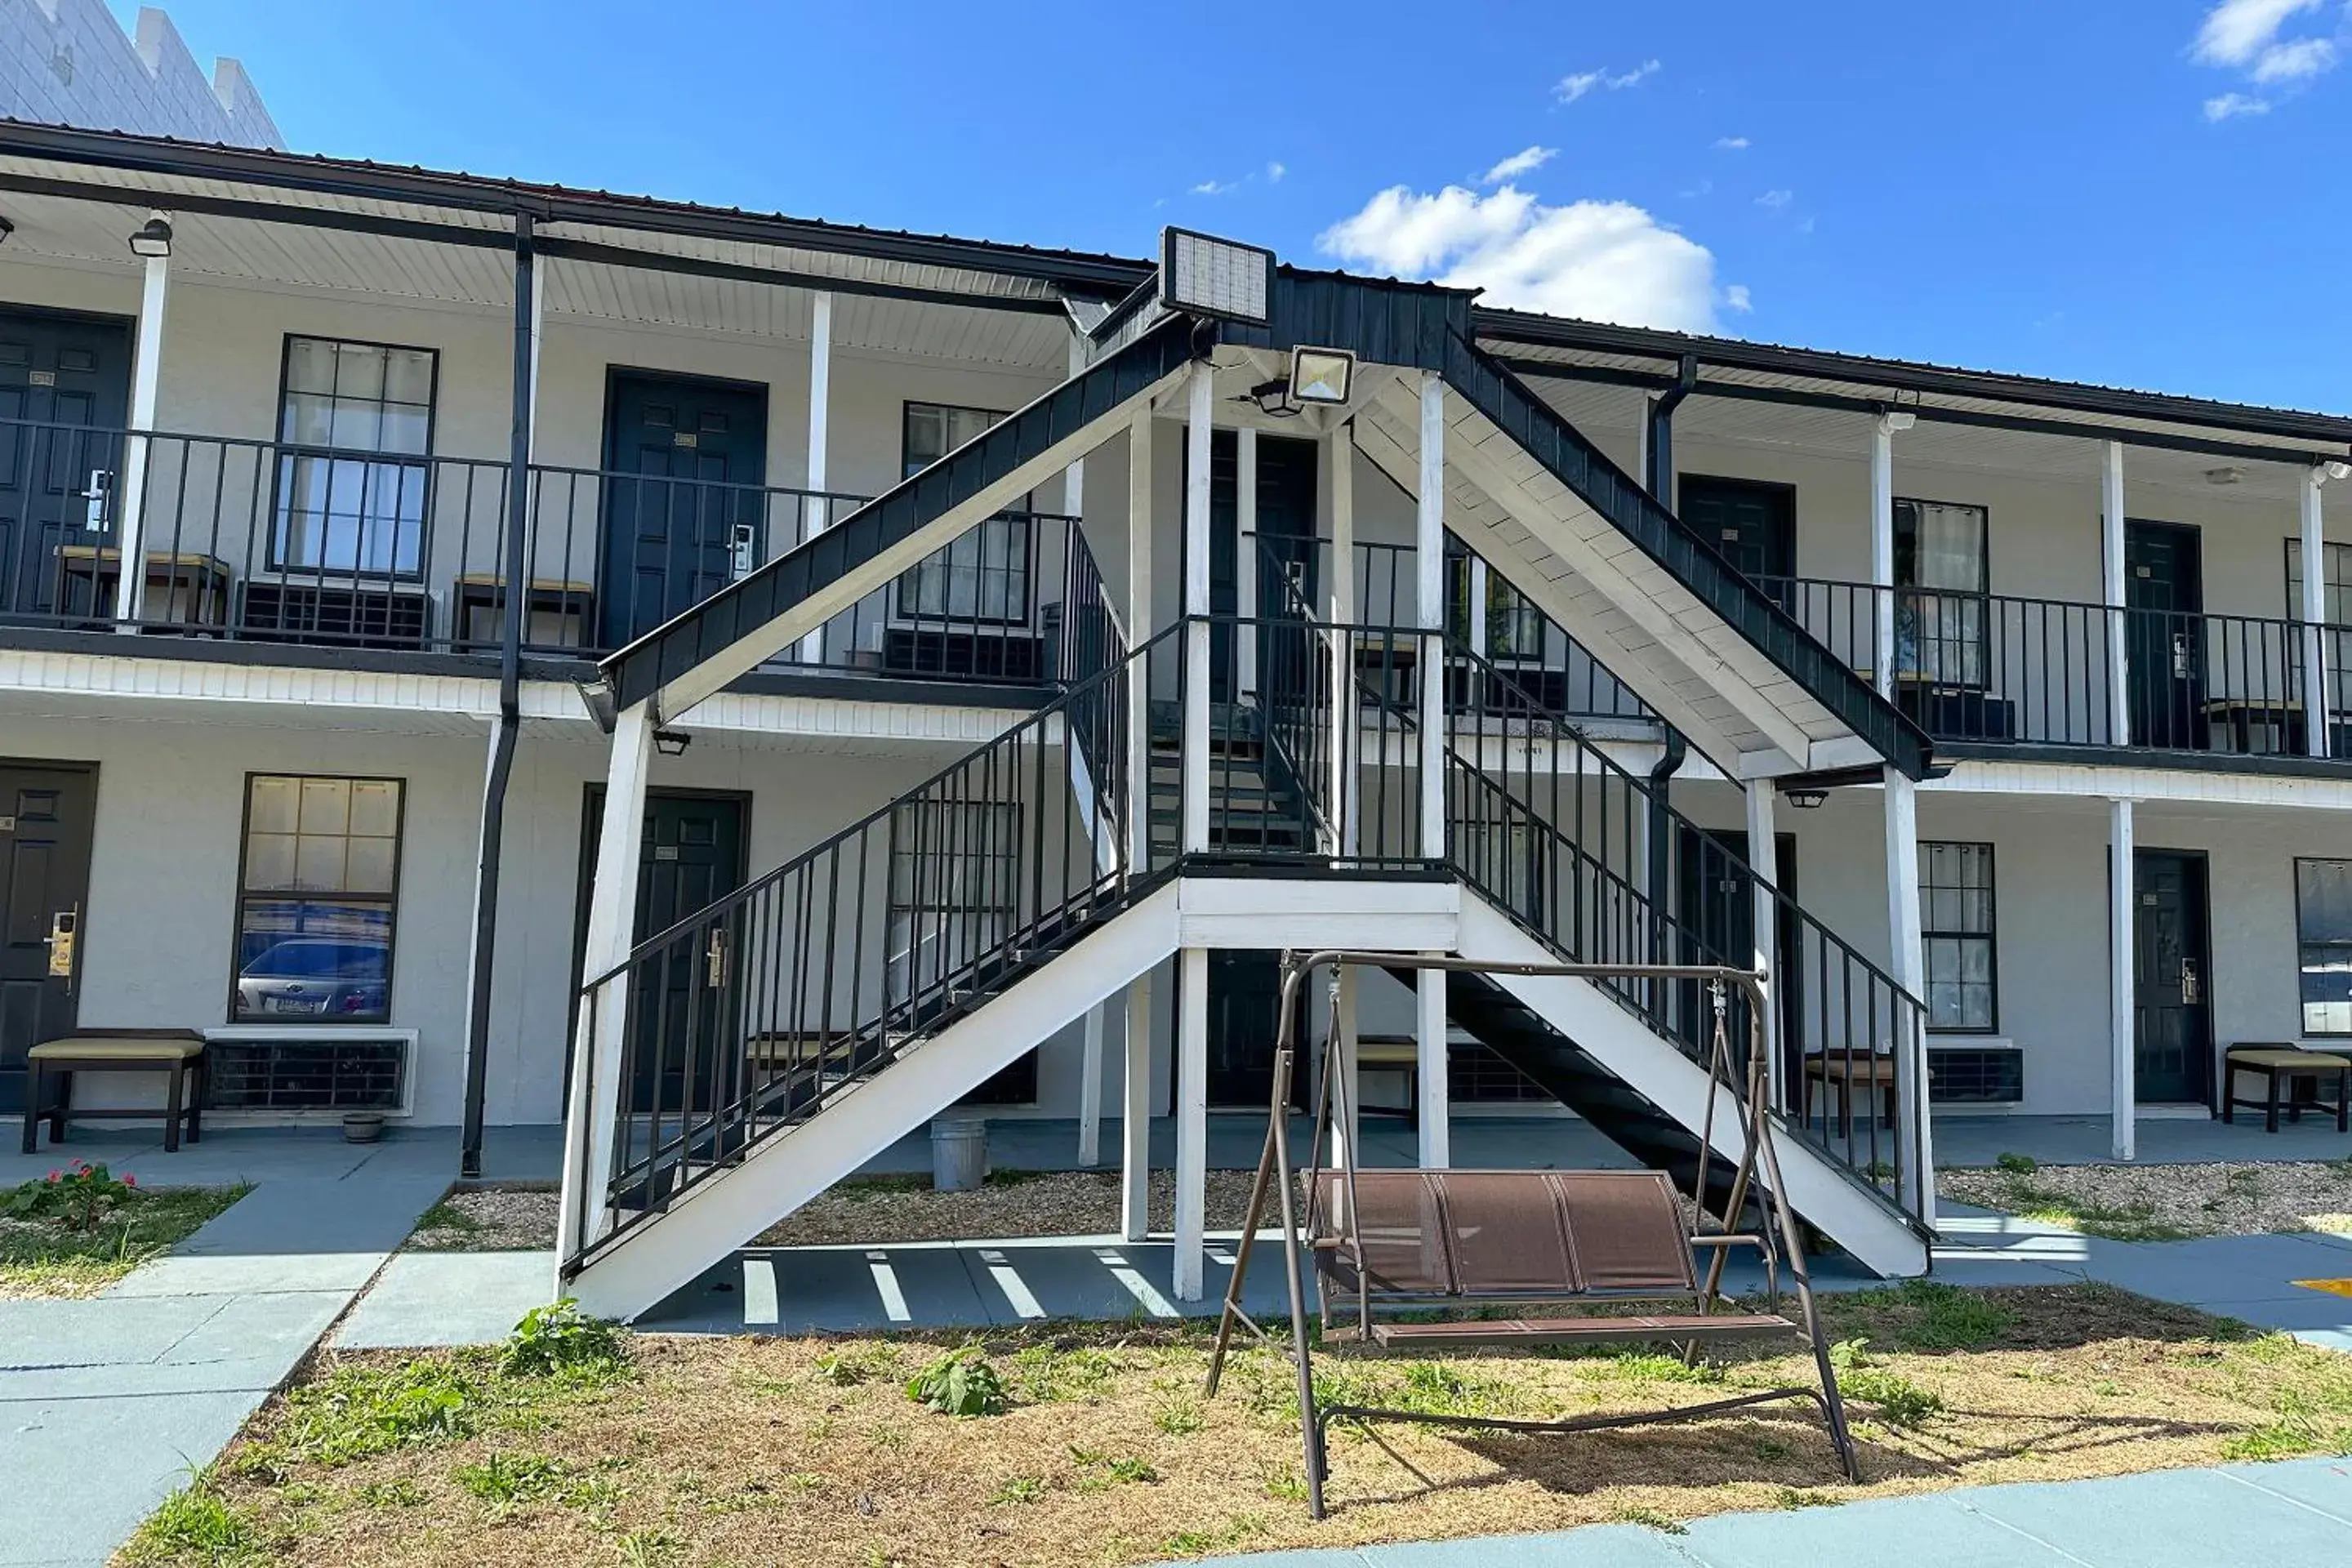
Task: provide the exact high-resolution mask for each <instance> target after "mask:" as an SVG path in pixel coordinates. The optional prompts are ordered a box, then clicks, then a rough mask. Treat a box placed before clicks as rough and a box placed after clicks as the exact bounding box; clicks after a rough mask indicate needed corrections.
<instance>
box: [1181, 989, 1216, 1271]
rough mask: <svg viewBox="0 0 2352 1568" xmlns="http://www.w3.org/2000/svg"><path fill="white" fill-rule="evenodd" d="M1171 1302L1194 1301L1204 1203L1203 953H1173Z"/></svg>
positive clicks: (1206, 1145)
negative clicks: (1173, 1247) (1173, 1297)
mask: <svg viewBox="0 0 2352 1568" xmlns="http://www.w3.org/2000/svg"><path fill="white" fill-rule="evenodd" d="M1176 962H1177V968H1178V972H1179V973H1178V979H1177V986H1178V990H1177V1006H1176V1259H1175V1279H1176V1299H1177V1300H1180V1301H1197V1300H1200V1299H1201V1297H1202V1285H1201V1278H1202V1262H1203V1258H1202V1253H1203V1251H1204V1247H1205V1234H1206V1226H1207V1223H1208V1213H1209V1210H1208V1203H1209V1185H1208V1184H1209V950H1208V949H1207V948H1205V947H1188V948H1185V949H1183V950H1181V952H1179V953H1178V954H1177V960H1176Z"/></svg>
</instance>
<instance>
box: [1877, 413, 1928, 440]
mask: <svg viewBox="0 0 2352 1568" xmlns="http://www.w3.org/2000/svg"><path fill="white" fill-rule="evenodd" d="M1878 422H1879V423H1880V424H1881V425H1884V426H1885V427H1886V433H1887V434H1888V435H1889V436H1899V435H1901V434H1902V433H1903V432H1904V431H1906V430H1908V429H1910V428H1911V427H1912V426H1914V425H1916V424H1918V423H1919V416H1917V415H1916V414H1914V413H1912V412H1910V411H1909V410H1908V409H1904V408H1890V409H1888V410H1887V411H1886V412H1885V413H1884V414H1881V415H1880V416H1878Z"/></svg>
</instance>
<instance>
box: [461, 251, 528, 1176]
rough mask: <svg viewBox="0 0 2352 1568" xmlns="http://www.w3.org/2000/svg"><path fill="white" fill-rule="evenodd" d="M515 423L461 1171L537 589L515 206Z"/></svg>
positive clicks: (524, 303) (484, 1064)
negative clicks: (528, 627)
mask: <svg viewBox="0 0 2352 1568" xmlns="http://www.w3.org/2000/svg"><path fill="white" fill-rule="evenodd" d="M514 223H515V228H514V297H515V317H514V429H513V437H512V440H511V443H510V444H509V447H508V450H507V537H506V560H505V566H504V572H505V579H506V580H505V584H504V594H505V599H504V605H503V608H504V611H505V614H504V615H503V616H502V617H501V618H500V625H499V715H498V720H497V722H496V724H495V725H494V726H493V728H492V730H491V733H490V766H489V776H488V781H487V783H486V784H484V785H483V789H482V838H481V858H480V862H479V864H478V868H477V869H476V872H475V878H474V965H473V974H472V977H471V981H470V984H471V987H472V990H471V994H470V998H469V1000H470V1002H471V1004H472V1005H471V1009H470V1012H469V1014H468V1016H467V1020H466V1112H465V1129H464V1135H463V1138H462V1140H461V1145H460V1152H459V1154H458V1161H457V1173H458V1175H459V1176H461V1177H463V1178H465V1179H466V1180H468V1181H471V1180H476V1179H478V1178H479V1177H480V1175H481V1173H482V1115H483V1106H484V1101H485V1100H486V1099H487V1097H488V1089H489V1048H490V975H491V971H492V969H493V968H494V966H495V965H494V963H493V960H494V958H495V956H496V953H497V951H498V932H499V847H500V842H501V840H502V839H503V838H504V837H505V827H506V813H507V782H508V780H509V777H510V776H511V775H512V773H513V772H514V752H515V737H516V733H517V731H519V730H520V728H521V724H522V620H523V613H524V610H525V608H526V605H527V603H528V601H529V599H530V589H529V586H528V584H527V583H526V581H525V578H524V572H525V570H526V561H527V553H526V552H525V550H524V538H523V534H524V530H525V528H526V527H527V526H528V523H529V521H530V415H531V366H532V358H533V356H532V353H531V331H532V328H533V326H534V325H535V323H536V321H537V301H536V295H537V290H538V279H537V276H536V272H535V268H534V267H533V263H532V258H531V244H530V240H531V220H530V214H529V213H525V212H518V213H517V214H515V220H514Z"/></svg>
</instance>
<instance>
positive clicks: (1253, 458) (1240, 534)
mask: <svg viewBox="0 0 2352 1568" xmlns="http://www.w3.org/2000/svg"><path fill="white" fill-rule="evenodd" d="M1257 571H1258V539H1257V432H1256V431H1255V430H1254V429H1252V428H1251V427H1250V426H1247V425H1244V426H1242V427H1241V428H1240V429H1238V430H1236V431H1234V615H1236V616H1240V617H1241V618H1240V620H1239V622H1238V623H1236V624H1235V626H1234V699H1235V700H1240V698H1241V697H1242V696H1243V694H1244V693H1245V692H1252V691H1255V690H1256V689H1257V634H1258V627H1257V613H1258V592H1257Z"/></svg>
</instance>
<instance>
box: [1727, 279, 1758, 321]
mask: <svg viewBox="0 0 2352 1568" xmlns="http://www.w3.org/2000/svg"><path fill="white" fill-rule="evenodd" d="M1723 308H1724V309H1725V310H1737V311H1738V312H1739V313H1740V314H1741V315H1743V316H1744V315H1746V314H1747V313H1748V311H1750V310H1754V309H1755V308H1756V301H1755V300H1753V299H1752V298H1750V297H1749V295H1748V285H1747V284H1745V283H1731V284H1727V285H1725V287H1724V290H1723Z"/></svg>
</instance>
